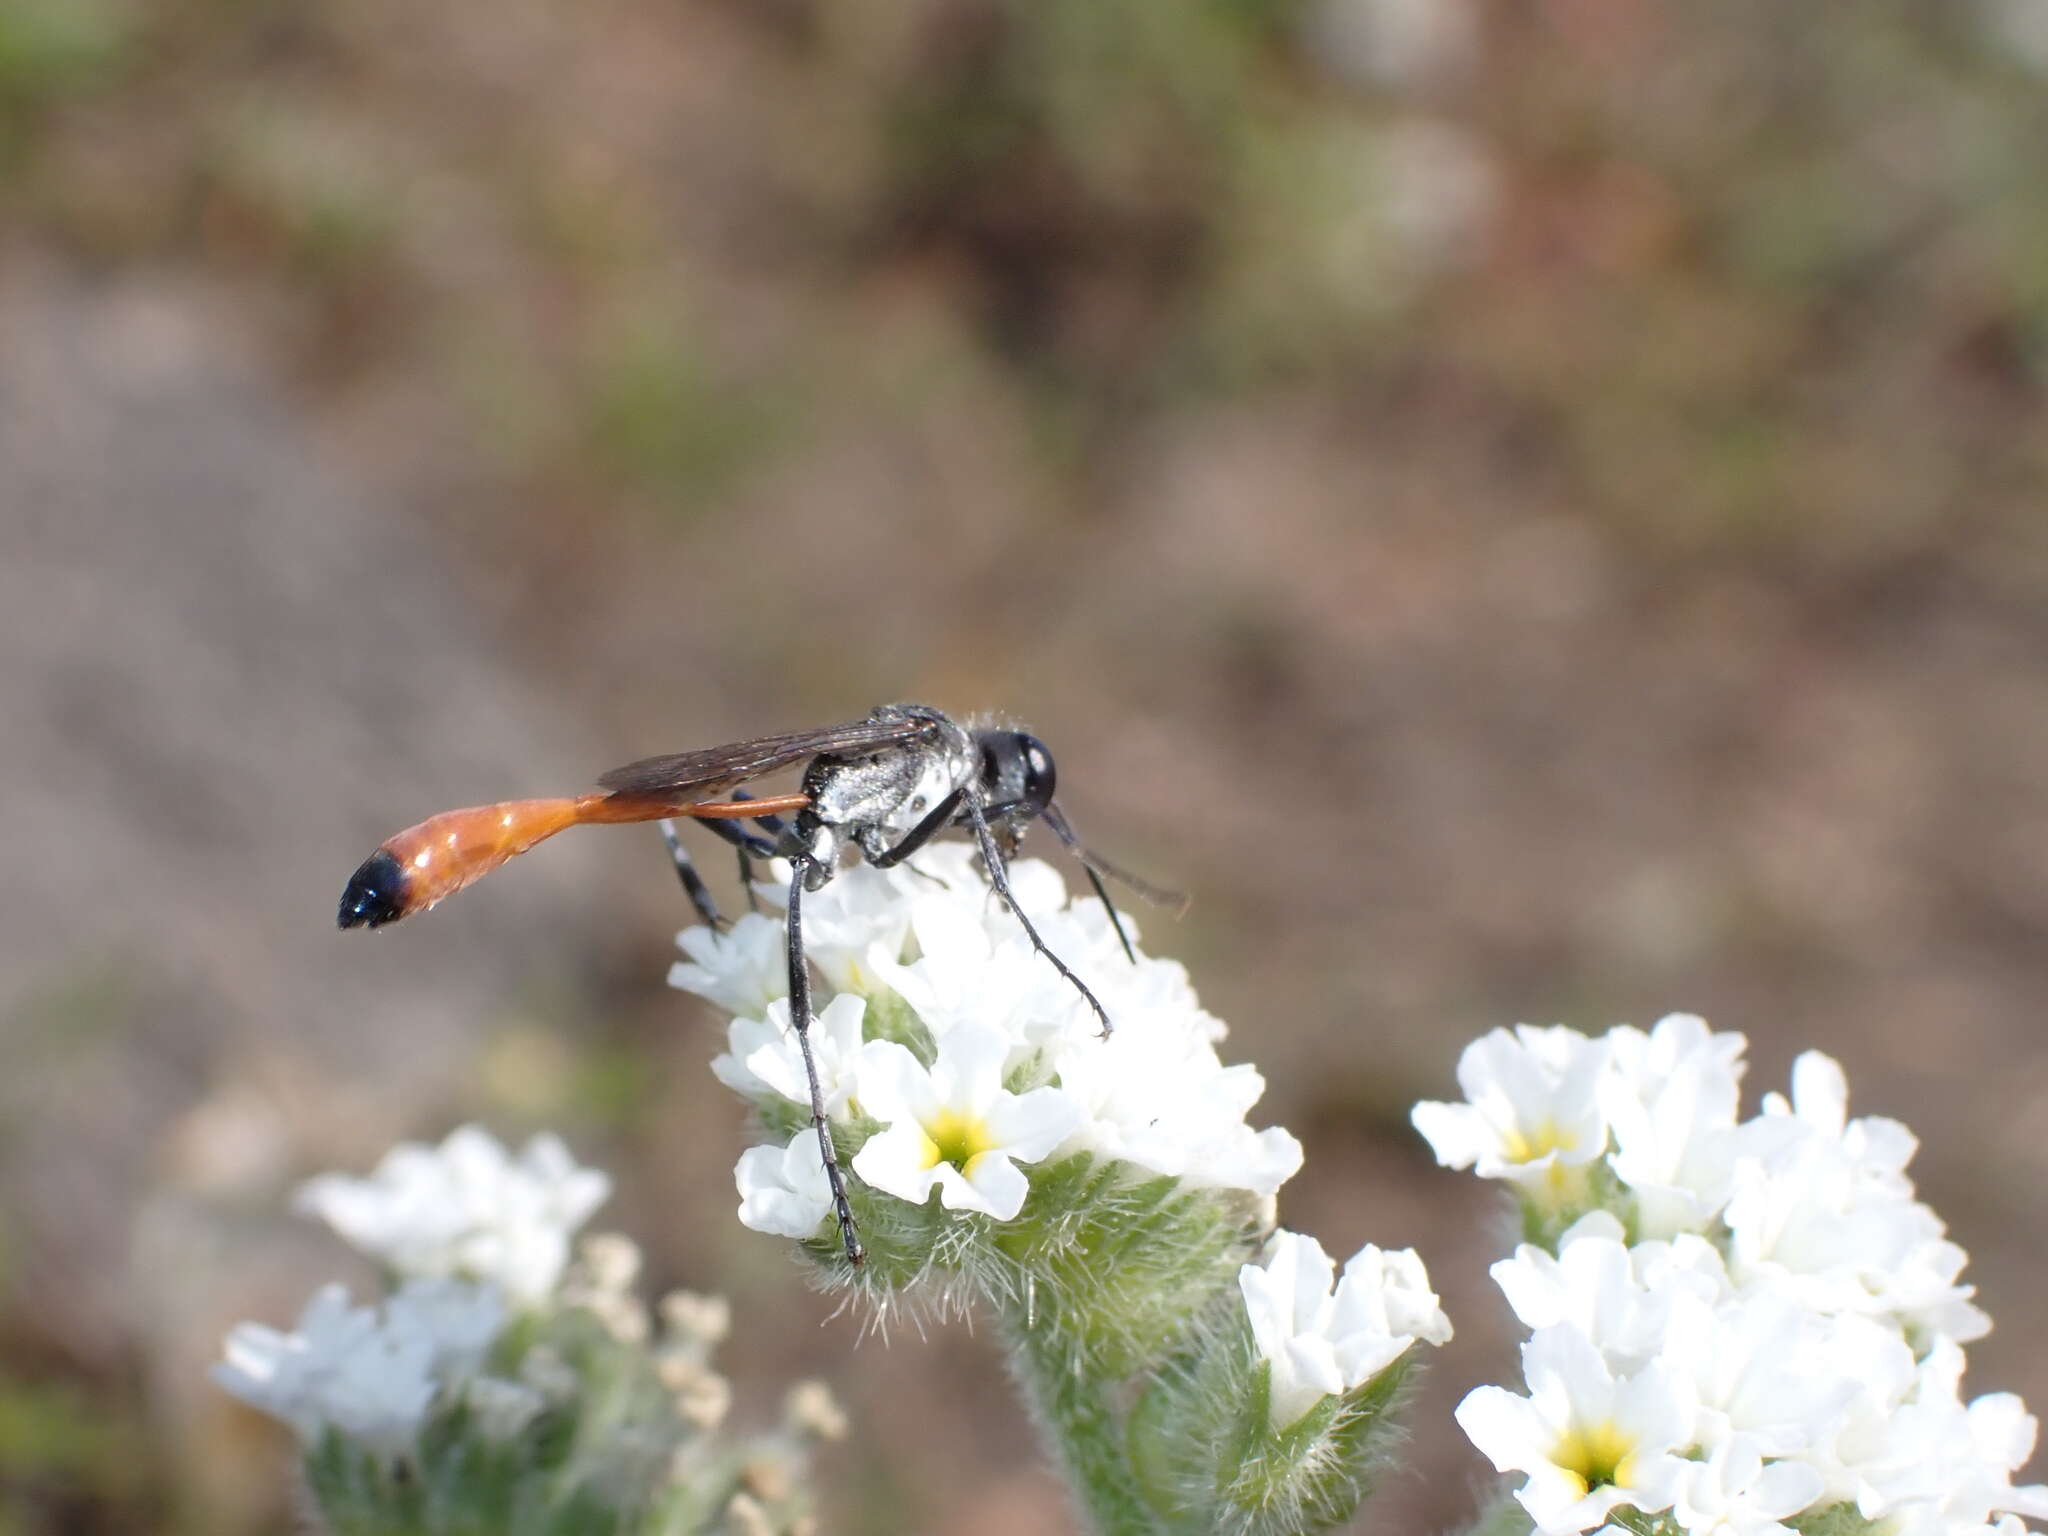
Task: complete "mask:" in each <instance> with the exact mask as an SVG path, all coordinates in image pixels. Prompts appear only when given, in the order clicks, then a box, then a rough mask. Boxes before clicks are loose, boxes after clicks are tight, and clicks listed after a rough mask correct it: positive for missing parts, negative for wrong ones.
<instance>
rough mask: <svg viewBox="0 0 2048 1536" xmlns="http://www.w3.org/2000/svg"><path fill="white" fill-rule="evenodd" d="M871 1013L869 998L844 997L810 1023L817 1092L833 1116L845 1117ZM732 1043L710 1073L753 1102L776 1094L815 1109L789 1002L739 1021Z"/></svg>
mask: <svg viewBox="0 0 2048 1536" xmlns="http://www.w3.org/2000/svg"><path fill="white" fill-rule="evenodd" d="M866 1014H867V1000H866V999H865V998H863V997H861V996H860V995H859V994H857V993H853V992H842V993H840V994H839V995H838V996H837V997H835V998H833V999H832V1001H831V1002H829V1003H827V1004H826V1005H825V1006H824V1007H823V1008H821V1009H820V1010H819V1011H818V1013H817V1015H816V1017H814V1018H813V1019H812V1020H811V1058H812V1060H813V1061H815V1062H816V1063H817V1068H818V1091H819V1092H820V1093H821V1094H823V1095H824V1099H825V1113H826V1114H828V1115H832V1116H838V1115H843V1114H845V1113H846V1104H847V1100H848V1098H849V1097H851V1095H852V1093H853V1063H854V1061H855V1060H856V1059H857V1058H858V1057H859V1055H860V1049H861V1031H862V1028H863V1027H864V1021H865V1018H866ZM727 1039H728V1041H729V1043H730V1049H729V1050H728V1051H727V1052H726V1053H725V1054H724V1055H722V1056H715V1057H713V1058H712V1061H711V1070H712V1072H713V1073H714V1074H715V1075H716V1076H717V1078H718V1080H719V1081H720V1082H721V1083H724V1084H725V1085H726V1087H728V1088H730V1089H732V1090H733V1091H734V1092H735V1093H739V1094H743V1095H745V1096H746V1097H748V1098H760V1097H762V1096H764V1095H767V1094H775V1095H778V1096H780V1097H782V1098H785V1099H788V1100H789V1101H790V1102H791V1103H793V1104H801V1105H803V1106H804V1107H805V1108H807V1109H808V1108H809V1107H810V1103H811V1089H810V1083H809V1081H808V1080H807V1079H806V1078H805V1076H804V1058H803V1047H802V1045H800V1044H799V1043H798V1041H797V1038H796V1031H795V1030H793V1029H791V1028H790V1027H789V999H788V998H786V997H785V998H778V999H777V1000H776V1001H774V1002H772V1003H770V1004H769V1005H768V1015H767V1017H766V1018H764V1019H734V1020H733V1021H732V1024H731V1026H730V1027H729V1029H728V1031H727Z"/></svg>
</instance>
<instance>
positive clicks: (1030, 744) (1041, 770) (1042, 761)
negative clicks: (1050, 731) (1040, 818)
mask: <svg viewBox="0 0 2048 1536" xmlns="http://www.w3.org/2000/svg"><path fill="white" fill-rule="evenodd" d="M1021 744H1022V746H1023V748H1024V793H1023V795H1022V797H1021V798H1022V799H1023V801H1024V803H1025V804H1026V805H1027V806H1029V807H1030V809H1031V813H1032V814H1033V815H1034V816H1035V815H1039V814H1041V813H1042V812H1043V811H1044V810H1045V808H1046V807H1047V806H1048V805H1050V804H1052V794H1053V784H1054V781H1055V780H1056V778H1057V777H1058V776H1057V774H1055V772H1054V771H1053V766H1052V754H1051V753H1050V752H1048V751H1046V750H1045V743H1044V742H1042V741H1040V740H1039V739H1038V738H1037V737H1036V736H1025V737H1023V738H1022V739H1021Z"/></svg>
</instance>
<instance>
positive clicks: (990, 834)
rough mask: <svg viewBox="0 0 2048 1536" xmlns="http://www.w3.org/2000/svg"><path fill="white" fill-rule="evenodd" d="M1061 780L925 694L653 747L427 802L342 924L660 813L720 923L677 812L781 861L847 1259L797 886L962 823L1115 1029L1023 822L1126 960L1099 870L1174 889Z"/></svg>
mask: <svg viewBox="0 0 2048 1536" xmlns="http://www.w3.org/2000/svg"><path fill="white" fill-rule="evenodd" d="M799 763H802V764H804V765H805V767H804V770H803V778H802V781H801V787H800V788H799V789H797V790H796V791H794V792H792V793H789V794H781V795H765V796H759V797H756V796H753V795H751V794H748V793H747V792H746V791H745V790H743V789H742V788H741V786H742V785H745V784H748V783H750V782H752V781H753V780H755V779H759V778H763V777H766V776H767V775H769V774H773V773H776V772H778V771H780V770H783V769H787V768H793V767H795V766H796V765H797V764H799ZM1056 781H1057V775H1056V773H1055V770H1054V768H1053V760H1052V754H1051V753H1050V752H1049V751H1047V750H1046V747H1045V743H1043V742H1042V741H1040V740H1039V739H1038V738H1037V737H1035V736H1032V735H1030V734H1029V733H1027V732H1024V731H1020V730H1015V729H1011V728H1007V727H1000V726H968V725H963V724H961V723H959V722H958V721H956V720H954V719H953V718H952V717H951V716H949V715H947V714H946V713H945V712H944V711H942V710H938V709H934V708H932V707H931V706H930V705H927V704H885V705H883V706H881V707H880V708H878V709H875V710H873V711H871V712H870V713H869V714H868V715H867V716H866V717H865V718H863V719H860V720H855V721H851V722H849V723H847V724H845V725H831V726H824V727H820V728H818V729H814V730H807V731H793V732H789V733H787V734H784V735H780V736H761V737H756V738H755V739H753V740H751V741H736V742H730V743H727V744H726V745H724V746H718V747H706V748H702V749H700V750H698V751H694V752H676V753H670V754H668V755H666V756H662V757H649V758H644V759H642V760H641V761H639V762H636V763H628V764H627V765H626V766H625V767H623V768H615V769H613V770H612V771H611V772H610V773H607V774H605V775H603V776H602V777H601V778H600V779H599V780H598V781H597V783H598V787H597V789H596V790H595V791H593V792H591V793H589V794H583V795H574V796H566V797H559V798H554V799H543V800H504V801H499V802H497V803H496V804H492V805H479V806H470V807H467V808H465V809H462V810H454V811H443V812H442V813H441V814H440V815H438V816H430V817H428V818H427V819H426V820H425V821H423V822H421V823H419V824H418V825H417V826H414V827H408V828H407V829H406V830H405V831H403V832H400V833H399V834H398V835H397V836H395V837H392V838H389V839H387V840H386V841H385V842H384V843H383V844H382V845H381V846H380V847H379V848H378V849H377V851H376V852H375V853H373V854H371V855H370V857H369V858H367V859H365V860H364V861H363V862H362V864H361V866H360V867H358V868H357V870H356V872H355V874H354V875H353V876H351V877H350V879H349V882H348V885H347V888H346V889H344V890H343V892H342V895H341V909H340V913H339V921H340V924H341V926H342V927H343V928H356V927H370V928H375V927H379V926H381V925H383V924H385V923H392V922H396V921H398V920H399V919H400V918H404V917H410V916H412V915H413V914H414V913H416V912H424V911H426V910H427V909H428V908H430V907H433V906H435V905H437V904H438V903H439V902H441V901H443V900H444V899H446V898H447V897H449V896H452V895H453V894H454V893H455V892H457V891H459V890H461V889H462V888H463V887H464V886H467V885H470V884H472V883H473V882H475V881H477V880H479V879H481V878H482V877H483V876H485V875H487V874H489V873H490V872H491V871H492V870H494V869H496V868H497V867H498V866H499V865H500V864H503V863H505V862H506V860H508V859H511V858H513V857H515V856H516V855H518V854H522V853H524V852H526V851H527V850H528V849H529V848H531V847H533V846H534V845H535V844H536V843H539V842H541V841H543V840H544V839H546V838H550V837H553V836H554V835H555V834H556V833H557V832H562V831H566V830H567V829H568V828H570V827H574V826H583V825H587V824H592V823H602V822H641V821H656V822H660V823H661V829H662V833H663V836H664V837H665V839H666V840H667V843H668V847H669V853H670V856H671V858H672V859H673V861H674V864H675V869H676V874H677V876H678V877H679V878H680V880H681V881H682V884H683V889H684V891H685V892H686V893H687V894H688V896H689V898H690V901H691V904H692V905H693V906H694V907H695V908H696V909H697V912H698V915H699V916H701V917H702V918H703V919H704V920H705V922H707V923H709V924H711V925H712V926H714V927H715V926H719V925H720V917H719V913H718V908H717V906H716V904H715V903H714V902H713V900H712V897H711V892H710V891H709V889H708V888H707V887H706V886H705V884H704V882H703V879H702V877H701V876H700V875H699V874H698V873H697V870H696V867H695V865H694V864H693V863H692V861H691V859H690V856H689V853H688V851H687V850H686V849H685V847H684V846H683V842H682V839H681V837H680V836H679V835H678V830H677V827H678V823H679V822H680V821H684V820H688V821H694V822H696V823H698V824H699V825H701V826H703V827H704V828H705V829H706V830H708V831H710V832H712V833H714V834H715V835H717V836H718V837H720V838H722V839H723V840H724V841H726V842H727V843H730V844H731V845H732V846H733V847H735V848H736V849H738V850H739V858H740V865H741V875H742V878H743V879H745V878H746V876H747V875H748V874H749V873H750V872H751V862H752V861H753V860H755V859H770V858H781V859H787V860H788V861H789V868H790V877H789V906H788V919H787V922H788V927H787V933H788V952H789V1017H790V1023H791V1025H792V1026H793V1027H794V1029H795V1031H796V1036H797V1042H798V1046H799V1048H800V1050H801V1052H802V1055H803V1062H804V1071H805V1074H806V1076H807V1078H808V1079H809V1084H810V1092H811V1124H812V1127H813V1129H815V1131H816V1132H817V1136H818V1150H819V1153H820V1155H821V1156H822V1157H823V1158H824V1162H825V1174H826V1178H827V1181H828V1183H829V1184H830V1186H831V1191H832V1206H833V1212H834V1214H835V1215H836V1216H837V1218H838V1222H839V1234H840V1238H841V1241H842V1243H843V1244H844V1246H845V1249H846V1257H847V1260H848V1261H849V1262H850V1263H853V1264H859V1263H861V1262H862V1258H863V1253H862V1249H861V1246H860V1240H859V1237H858V1235H857V1233H856V1232H855V1229H854V1222H853V1211H852V1209H851V1207H850V1206H849V1205H848V1203H847V1199H846V1180H845V1176H844V1174H843V1173H842V1172H841V1169H840V1166H839V1158H838V1154H837V1153H836V1152H835V1150H834V1149H833V1145H832V1136H831V1131H830V1129H829V1127H828V1124H827V1120H826V1116H825V1108H824V1096H823V1094H822V1093H821V1092H820V1090H819V1086H818V1071H817V1066H816V1063H815V1061H814V1060H813V1058H812V1053H811V1043H810V1027H811V1018H812V1011H811V986H810V970H809V966H808V964H807V963H806V961H805V958H804V941H803V898H804V896H805V894H806V893H808V892H814V891H818V890H822V889H823V888H824V886H825V885H826V884H827V883H828V882H829V881H830V880H831V879H832V877H833V876H834V875H835V874H836V873H837V872H838V870H839V869H840V868H841V866H842V864H843V862H844V861H845V860H846V858H847V857H848V856H849V850H850V854H851V857H853V858H856V859H865V860H866V861H867V862H868V863H870V864H873V865H875V866H876V867H877V868H880V869H887V868H889V867H890V866H891V865H895V864H900V863H902V862H903V861H904V860H905V859H907V858H909V857H910V856H911V855H912V854H913V853H915V852H917V850H918V849H920V848H922V847H923V846H924V845H925V844H926V843H928V842H930V841H931V839H932V838H933V837H935V836H937V835H938V834H939V833H941V832H943V831H946V830H948V829H949V828H960V829H963V830H965V831H967V832H968V833H969V834H970V835H971V836H972V837H973V839H974V841H975V844H976V846H977V848H978V850H979V853H980V856H981V862H982V864H983V866H984V867H985V868H986V869H987V871H988V878H989V883H990V884H991V885H992V886H993V887H994V889H995V893H996V895H997V896H998V897H999V898H1001V900H1002V901H1003V903H1004V905H1005V906H1007V907H1008V908H1009V910H1010V912H1011V913H1012V914H1013V915H1014V916H1015V917H1016V919H1017V922H1018V924H1019V925H1020V926H1021V927H1022V928H1023V931H1024V933H1025V935H1026V937H1027V938H1028V939H1029V940H1030V941H1031V945H1032V947H1033V949H1035V950H1036V951H1037V952H1038V953H1039V954H1040V955H1043V956H1044V957H1045V959H1046V961H1047V962H1048V963H1049V964H1051V965H1052V966H1053V968H1054V969H1055V970H1057V971H1058V972H1059V973H1060V975H1061V976H1063V977H1065V978H1066V980H1067V981H1068V982H1069V983H1071V984H1072V985H1073V987H1074V989H1075V990H1076V991H1077V992H1078V993H1079V994H1080V995H1081V997H1082V998H1083V999H1084V1000H1085V1001H1086V1002H1087V1004H1088V1006H1089V1008H1090V1009H1092V1010H1093V1011H1094V1013H1095V1017H1096V1018H1097V1020H1098V1021H1100V1023H1101V1025H1102V1034H1103V1035H1104V1036H1105V1037H1107V1036H1108V1034H1109V1032H1110V1022H1109V1014H1108V1012H1107V1010H1105V1009H1104V1008H1103V1006H1102V1003H1101V1001H1100V999H1098V998H1097V997H1096V995H1095V993H1094V992H1093V991H1092V990H1090V988H1089V986H1088V984H1087V983H1086V982H1084V981H1083V980H1082V979H1081V978H1080V977H1079V976H1077V975H1076V974H1075V973H1074V972H1073V971H1072V970H1071V969H1070V968H1069V967H1068V966H1067V964H1066V962H1065V961H1063V960H1061V959H1060V957H1059V956H1058V955H1056V954H1054V953H1053V952H1052V951H1051V950H1050V949H1049V948H1047V947H1046V944H1045V941H1044V940H1043V939H1042V938H1040V937H1039V934H1038V930H1037V929H1036V928H1035V927H1033V926H1032V922H1031V919H1030V918H1029V917H1028V916H1026V915H1025V912H1024V909H1023V908H1022V907H1021V906H1020V905H1019V904H1018V903H1017V901H1016V899H1015V898H1014V897H1013V896H1012V895H1011V892H1010V882H1009V860H1010V859H1012V858H1014V857H1015V856H1016V854H1017V851H1018V848H1019V847H1020V845H1021V842H1022V838H1023V833H1024V829H1025V827H1026V826H1027V825H1029V824H1030V823H1031V822H1033V821H1042V822H1044V823H1045V825H1046V826H1047V827H1048V828H1050V829H1051V831H1052V833H1053V835H1054V836H1055V837H1057V838H1058V839H1059V840H1060V842H1061V843H1062V844H1064V845H1065V846H1066V847H1067V848H1068V849H1069V850H1071V851H1072V852H1073V854H1074V855H1075V857H1076V858H1077V859H1079V861H1080V863H1081V865H1082V867H1083V869H1084V870H1086V872H1087V875H1088V879H1089V882H1090V883H1091V884H1092V885H1093V887H1094V889H1095V892H1096V894H1097V895H1098V896H1099V897H1101V899H1102V903H1103V907H1104V910H1105V911H1106V912H1107V913H1108V915H1109V919H1110V922H1111V924H1112V925H1113V926H1114V928H1115V930H1116V934H1117V937H1118V939H1119V940H1121V941H1122V944H1123V948H1124V953H1125V954H1126V955H1127V956H1129V957H1130V958H1131V959H1132V960H1133V961H1135V960H1136V958H1137V954H1136V951H1135V950H1134V949H1133V948H1132V946H1131V941H1130V936H1129V934H1128V933H1127V932H1126V931H1125V929H1124V925H1123V921H1122V919H1121V918H1120V917H1119V916H1118V915H1117V911H1116V907H1115V905H1114V904H1113V903H1111V901H1110V899H1109V892H1108V890H1107V888H1106V887H1105V886H1104V884H1103V877H1104V876H1105V875H1106V876H1108V877H1109V878H1111V879H1115V880H1118V881H1121V882H1123V883H1124V884H1126V885H1128V886H1130V887H1131V888H1132V889H1134V890H1136V891H1138V892H1139V893H1140V894H1141V895H1144V896H1145V897H1147V898H1148V899H1152V900H1159V901H1167V902H1172V901H1174V900H1176V898H1175V897H1174V896H1173V895H1172V894H1171V893H1169V892H1162V891H1157V890H1154V889H1153V888H1152V887H1150V886H1148V885H1146V884H1145V883H1144V882H1143V881H1141V880H1139V879H1137V878H1136V877H1135V876H1133V875H1130V874H1128V873H1126V872H1125V871H1123V870H1121V869H1119V868H1117V867H1116V866H1115V865H1113V864H1111V863H1109V862H1108V861H1107V860H1105V859H1103V858H1102V857H1100V856H1099V855H1097V854H1095V853H1094V852H1092V851H1091V850H1089V849H1087V848H1085V847H1083V846H1082V844H1081V842H1080V840H1079V839H1078V838H1077V837H1076V836H1075V835H1074V829H1073V827H1072V825H1071V824H1070V823H1069V822H1068V821H1067V818H1066V817H1065V815H1064V814H1062V812H1061V811H1060V808H1059V806H1058V804H1057V803H1055V801H1054V799H1053V789H1054V785H1055V783H1056ZM721 797H726V798H721Z"/></svg>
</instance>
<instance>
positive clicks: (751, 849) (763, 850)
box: [698, 790, 782, 912]
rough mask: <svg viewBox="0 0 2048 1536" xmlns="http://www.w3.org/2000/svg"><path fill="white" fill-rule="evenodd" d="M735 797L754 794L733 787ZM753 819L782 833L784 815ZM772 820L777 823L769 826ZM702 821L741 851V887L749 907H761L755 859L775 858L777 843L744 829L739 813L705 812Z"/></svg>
mask: <svg viewBox="0 0 2048 1536" xmlns="http://www.w3.org/2000/svg"><path fill="white" fill-rule="evenodd" d="M732 797H733V799H735V800H750V799H752V798H753V797H752V796H751V795H745V794H741V793H740V792H739V791H738V790H734V791H733V796H732ZM750 819H751V820H752V821H753V822H754V824H755V825H756V826H759V827H765V828H767V830H769V831H770V832H774V833H776V834H778V835H779V834H780V833H781V831H782V818H781V817H780V816H755V817H752V818H750ZM770 822H773V823H774V825H773V826H769V823H770ZM698 825H699V826H701V827H703V828H705V829H706V830H707V831H709V832H710V833H712V834H713V835H714V836H716V837H722V838H724V839H725V840H726V841H727V842H728V843H731V844H732V845H733V847H735V848H737V849H738V850H739V851H740V889H742V890H744V891H745V892H746V893H747V910H748V911H750V912H758V911H760V910H761V905H760V903H759V902H758V901H756V900H755V899H754V860H756V859H772V858H774V857H775V844H774V843H773V842H771V841H770V840H769V839H768V838H765V837H763V836H761V835H760V833H758V832H748V831H746V830H744V828H743V827H742V826H741V824H740V822H739V819H738V818H737V817H728V816H716V817H714V816H705V817H701V818H700V819H699V821H698Z"/></svg>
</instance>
